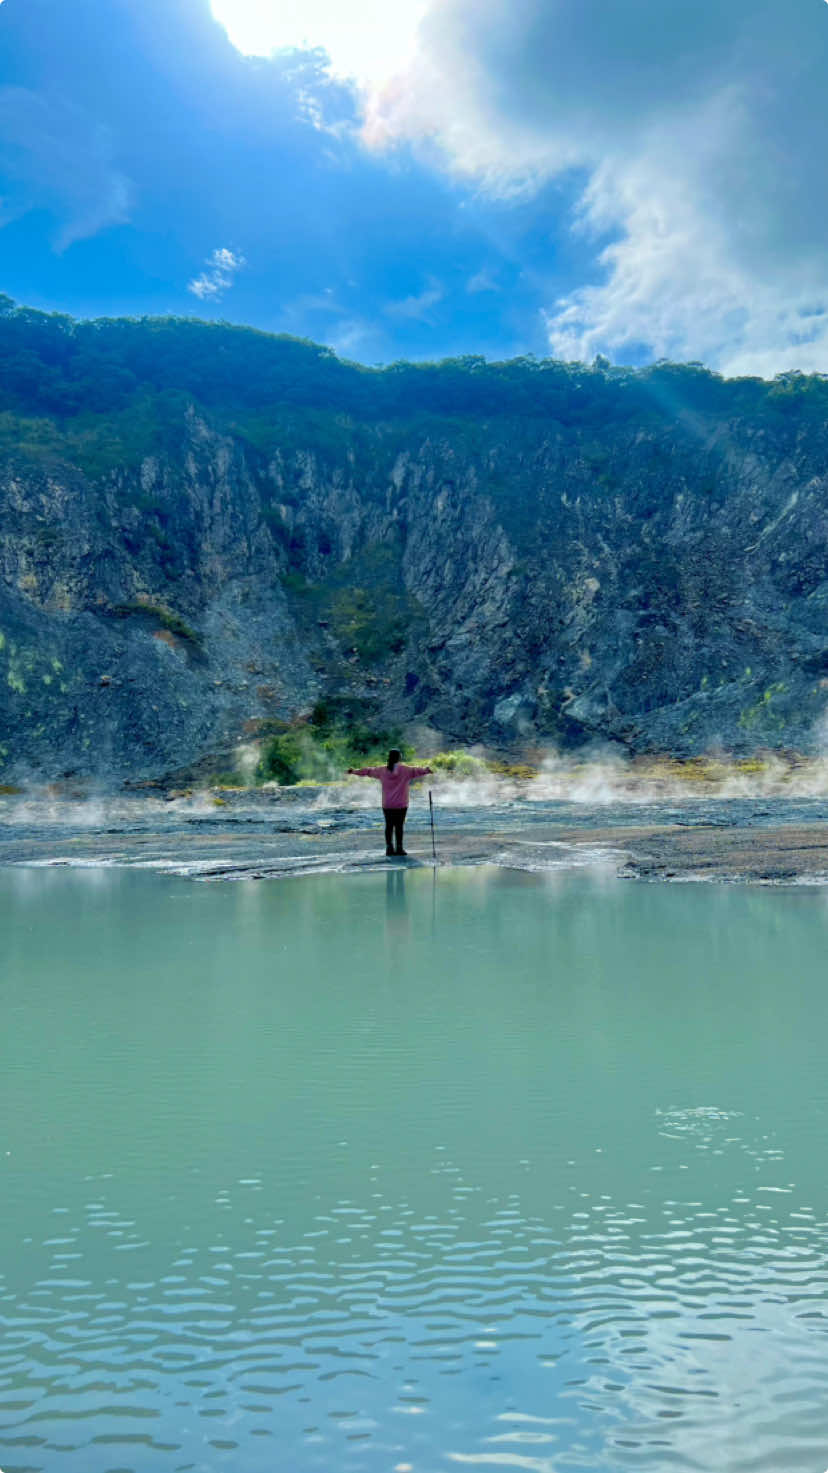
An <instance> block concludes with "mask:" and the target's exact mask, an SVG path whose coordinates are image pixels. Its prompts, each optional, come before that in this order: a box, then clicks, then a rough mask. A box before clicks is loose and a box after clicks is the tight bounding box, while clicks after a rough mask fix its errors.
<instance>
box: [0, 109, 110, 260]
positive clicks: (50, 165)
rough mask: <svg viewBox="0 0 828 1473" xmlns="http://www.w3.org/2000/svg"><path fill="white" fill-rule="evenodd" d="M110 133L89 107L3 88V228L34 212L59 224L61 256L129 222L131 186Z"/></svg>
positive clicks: (0, 172) (0, 149) (57, 245)
mask: <svg viewBox="0 0 828 1473" xmlns="http://www.w3.org/2000/svg"><path fill="white" fill-rule="evenodd" d="M113 155H114V144H113V139H112V136H111V134H110V133H109V131H108V129H107V128H106V127H105V126H104V125H103V124H102V123H100V122H99V121H98V120H97V119H96V118H93V117H91V116H90V115H89V114H88V113H87V112H86V111H85V109H83V108H81V107H78V106H77V105H76V104H75V103H72V102H68V101H66V100H64V99H60V98H54V97H47V96H45V95H43V94H42V93H39V92H32V91H30V90H29V89H28V88H26V87H0V176H2V178H3V197H2V200H0V225H5V224H8V223H9V222H10V221H11V220H14V219H18V218H19V217H20V216H21V215H25V214H27V213H28V212H29V211H30V210H36V209H41V210H46V211H48V212H49V213H50V214H51V215H52V216H53V217H54V219H55V220H56V222H57V228H56V230H55V232H54V234H53V237H52V241H53V245H54V248H55V250H56V251H58V252H61V251H64V250H66V249H67V247H68V246H70V245H72V244H73V243H74V242H75V241H78V240H85V239H87V238H88V237H89V236H92V235H96V234H97V233H98V231H100V230H104V229H105V228H106V227H107V226H109V225H120V224H123V223H124V222H125V221H126V220H127V219H128V218H129V209H130V204H131V197H132V186H131V184H130V181H129V179H127V178H126V176H125V175H124V174H123V173H122V172H121V171H120V169H119V168H118V167H117V166H116V164H115V162H114V157H113Z"/></svg>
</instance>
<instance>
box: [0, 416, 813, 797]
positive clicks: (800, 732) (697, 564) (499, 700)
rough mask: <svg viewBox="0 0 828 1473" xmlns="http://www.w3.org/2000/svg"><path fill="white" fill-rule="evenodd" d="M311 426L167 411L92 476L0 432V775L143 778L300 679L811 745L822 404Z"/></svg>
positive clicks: (542, 724)
mask: <svg viewBox="0 0 828 1473" xmlns="http://www.w3.org/2000/svg"><path fill="white" fill-rule="evenodd" d="M288 419H290V416H288ZM286 422H287V421H286V420H285V416H284V414H283V415H282V417H281V419H280V423H283V424H284V423H286ZM325 426H326V428H325V434H324V436H323V437H322V440H323V443H320V436H319V434H318V422H317V424H316V428H315V425H314V421H313V419H312V417H309V416H308V415H307V414H304V413H301V412H299V411H297V412H296V415H295V416H294V418H293V419H292V420H290V423H289V433H287V432H286V433H285V434H284V436H283V437H282V438H283V443H281V442H280V434H279V432H276V431H274V437H273V438H274V441H275V448H272V447H268V449H267V450H262V449H261V448H256V446H255V444H254V442H253V441H252V440H251V439H249V438H247V436H246V434H245V432H244V428H243V427H242V428H241V429H238V430H235V431H234V430H232V429H230V428H228V426H227V424H226V422H225V423H223V424H222V422H221V420H220V418H219V417H218V416H217V415H216V414H214V413H212V412H210V411H206V410H204V409H202V408H196V407H194V406H193V405H191V406H190V407H189V408H188V409H186V410H183V409H182V412H181V415H180V419H179V423H178V433H177V436H174V437H173V439H174V441H175V440H176V439H177V443H173V444H172V445H170V444H169V443H168V445H167V448H166V449H165V450H164V451H163V452H161V453H152V454H147V455H145V456H143V457H138V458H136V459H135V460H134V461H133V462H132V463H128V462H127V463H124V464H123V465H115V466H114V467H110V468H109V469H106V470H104V471H103V472H101V473H97V474H92V473H90V472H89V471H88V470H87V471H84V470H83V469H82V468H81V460H79V458H78V456H77V453H76V451H75V450H74V449H73V446H74V445H76V443H77V441H76V439H75V440H70V439H68V438H67V439H66V440H65V442H61V440H60V435H59V433H58V431H56V432H55V433H56V435H57V442H55V440H54V439H53V441H52V443H51V448H50V450H49V453H48V455H43V454H39V455H34V454H33V453H30V452H29V451H28V450H27V449H26V447H25V446H20V447H19V448H14V447H11V448H10V449H9V450H8V451H7V452H4V454H3V457H2V460H0V760H1V761H2V766H0V781H4V782H13V781H17V780H20V779H21V778H25V777H26V776H27V775H35V774H37V775H41V776H50V777H57V776H61V775H66V774H84V775H92V776H95V777H98V778H100V779H101V780H103V781H110V780H121V779H123V778H126V777H131V778H138V777H145V776H151V775H158V774H161V773H164V772H169V771H171V770H173V769H176V768H180V767H184V766H186V765H187V764H190V763H193V762H194V761H196V760H197V759H198V758H199V757H201V756H203V755H204V754H207V753H211V752H220V751H222V750H224V749H229V748H230V747H232V745H233V744H234V743H236V742H239V741H243V740H244V739H245V738H246V737H249V736H251V735H253V734H256V733H257V732H261V731H263V730H266V729H267V723H269V722H271V723H272V722H274V721H280V720H281V721H286V720H291V719H293V718H294V717H296V716H297V715H300V714H301V713H302V712H305V711H307V710H309V709H310V707H311V706H312V705H313V703H314V701H315V700H317V699H318V698H319V697H320V696H326V697H333V698H336V699H337V700H338V701H339V702H340V703H341V706H342V709H343V710H346V711H347V710H353V711H358V712H360V713H361V715H362V716H363V718H364V719H368V720H370V721H373V722H375V723H376V724H377V725H380V726H381V725H389V724H398V723H401V722H402V723H427V724H428V725H430V726H432V727H436V728H437V729H438V730H439V731H441V732H442V733H444V734H445V737H446V739H447V740H450V741H451V742H483V743H487V744H489V745H492V746H497V747H502V748H508V747H520V746H525V745H531V744H536V743H549V744H555V745H572V744H577V743H579V742H584V741H589V740H592V739H594V738H600V739H605V740H610V741H613V742H618V743H622V744H624V745H625V746H626V747H627V748H628V749H629V750H631V751H634V752H641V751H654V750H659V751H670V752H672V753H675V754H679V755H681V754H684V755H689V754H693V753H698V752H701V751H704V750H708V749H710V748H712V747H716V746H721V747H724V748H726V749H728V750H731V751H734V752H745V751H750V750H754V749H756V748H758V747H777V748H782V747H785V748H795V749H797V750H801V751H811V750H813V749H814V747H815V746H816V745H817V744H818V742H819V741H820V735H819V732H820V723H821V722H822V721H823V720H824V715H825V712H826V708H827V707H828V567H827V566H826V549H827V548H828V427H826V425H825V423H824V422H823V421H822V420H820V419H818V418H817V419H815V418H814V417H813V416H811V417H810V418H805V417H804V416H803V417H802V418H801V420H800V419H798V418H797V415H796V413H794V414H793V415H792V416H788V417H787V418H786V419H784V420H773V421H772V422H771V421H769V419H768V416H767V415H763V414H762V413H759V412H757V413H755V414H751V415H746V416H743V417H742V418H738V417H737V418H734V417H732V416H729V415H727V414H724V413H722V414H717V413H715V412H707V413H705V414H704V415H700V414H698V413H695V412H694V413H690V412H686V411H684V410H682V409H678V410H677V411H676V412H675V413H672V414H671V413H662V414H660V415H659V416H658V417H653V418H649V419H647V420H645V421H642V420H640V419H639V420H636V419H634V418H633V419H627V420H626V421H624V420H615V421H613V422H611V423H608V424H607V425H606V427H605V428H601V427H600V426H599V427H598V429H597V430H596V427H595V426H594V424H593V425H589V426H586V427H585V426H582V425H581V426H579V425H578V424H577V423H569V424H567V423H565V422H563V421H556V420H553V419H547V418H544V417H542V416H537V415H532V416H528V415H527V416H525V417H521V416H519V415H516V416H514V417H509V418H504V417H489V418H483V417H481V418H477V417H474V416H471V415H467V416H465V417H460V416H455V417H453V418H451V419H449V418H444V419H441V418H440V417H439V416H431V418H430V419H429V420H428V421H427V422H426V421H425V420H418V419H417V418H416V417H415V416H411V418H410V419H405V418H402V419H400V418H399V417H397V418H396V419H395V420H394V421H393V422H392V421H390V420H383V419H381V418H379V417H378V418H376V419H374V420H372V419H370V417H366V416H364V415H363V416H361V417H360V418H358V419H357V418H352V417H351V418H349V417H348V416H347V415H345V414H341V413H339V412H338V411H337V409H336V406H333V408H331V409H330V410H329V411H328V417H327V419H326V421H325ZM823 739H824V734H823Z"/></svg>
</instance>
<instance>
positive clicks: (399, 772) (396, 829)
mask: <svg viewBox="0 0 828 1473" xmlns="http://www.w3.org/2000/svg"><path fill="white" fill-rule="evenodd" d="M348 771H349V773H351V775H352V776H353V777H376V778H378V779H379V781H380V783H381V784H382V811H383V813H384V815H385V853H386V856H387V857H388V858H391V857H392V856H398V855H401V856H402V857H403V858H404V857H405V850H404V849H403V828H404V826H405V816H406V814H407V813H408V788H409V785H410V784H411V783H413V782H415V781H416V780H417V778H418V777H427V776H428V774H429V773H430V772H431V768H430V767H407V766H406V764H405V763H404V762H403V760H402V752H399V751H398V750H397V748H396V747H392V749H391V751H390V752H389V753H388V761H387V762H386V764H385V766H384V767H349V768H348Z"/></svg>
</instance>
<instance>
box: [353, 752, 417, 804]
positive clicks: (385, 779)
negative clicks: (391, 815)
mask: <svg viewBox="0 0 828 1473" xmlns="http://www.w3.org/2000/svg"><path fill="white" fill-rule="evenodd" d="M430 771H431V768H430V767H407V766H406V764H405V763H404V762H398V763H397V764H396V766H395V767H393V768H392V769H391V770H390V772H389V770H388V768H387V767H355V768H354V772H355V773H356V775H357V777H378V778H379V780H380V782H381V783H382V806H383V808H407V807H408V785H409V783H413V782H414V779H415V778H418V777H425V775H426V773H427V772H430Z"/></svg>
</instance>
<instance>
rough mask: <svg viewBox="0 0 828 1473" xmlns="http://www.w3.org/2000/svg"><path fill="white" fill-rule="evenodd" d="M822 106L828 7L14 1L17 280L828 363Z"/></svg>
mask: <svg viewBox="0 0 828 1473" xmlns="http://www.w3.org/2000/svg"><path fill="white" fill-rule="evenodd" d="M300 15H301V17H302V20H301V22H300V21H299V20H298V19H297V17H298V16H300ZM343 18H344V19H343ZM345 19H346V20H347V24H345V23H344V20H345ZM222 21H224V22H225V23H226V24H227V26H228V28H229V31H230V34H228V30H227V29H225V25H224V24H222ZM234 43H235V44H234ZM314 46H315V47H316V48H317V49H315V50H314V49H309V48H311V47H314ZM297 47H298V48H299V49H296V48H297ZM274 48H275V49H274ZM286 48H292V49H286ZM826 88H828V6H826V4H825V3H824V0H784V3H781V0H754V3H748V0H729V3H728V5H727V6H723V5H722V3H721V0H695V3H692V4H691V3H690V0H670V3H669V4H668V3H666V0H658V3H657V0H411V3H409V4H406V5H398V6H396V7H395V5H394V4H393V0H385V3H382V4H380V3H379V0H351V4H350V5H349V7H348V9H347V12H346V11H345V7H344V5H343V4H342V0H304V3H303V5H302V7H301V9H300V7H298V6H297V5H295V4H293V3H283V0H232V6H231V5H230V3H229V0H212V6H211V0H74V3H72V4H66V3H64V0H0V290H2V291H5V292H7V293H8V294H9V295H10V296H12V297H14V298H15V299H16V300H18V301H20V302H25V303H28V304H31V305H34V306H39V307H44V308H47V309H52V308H55V309H59V310H64V311H69V312H71V313H73V314H76V315H79V316H97V315H116V314H122V313H127V314H144V313H166V312H173V313H181V314H191V315H198V316H202V317H217V318H223V319H226V320H229V321H234V322H247V323H252V324H253V325H255V326H258V327H262V328H266V329H269V330H274V331H284V332H290V333H295V334H297V335H299V336H307V337H311V338H314V339H315V340H317V341H321V342H326V343H330V344H331V345H332V346H334V347H335V348H336V349H337V350H338V351H339V352H341V353H342V354H344V355H345V356H348V357H353V358H356V359H359V360H361V361H363V362H368V363H374V362H389V361H393V360H394V359H396V358H401V357H413V358H436V357H443V356H446V355H450V354H457V353H484V354H486V355H487V356H489V357H506V356H512V355H515V354H519V353H527V352H529V353H536V354H538V355H542V354H543V355H546V354H551V355H553V356H558V357H564V358H570V359H571V358H583V359H586V360H589V359H591V358H592V357H593V356H594V355H595V353H597V352H603V353H607V354H608V356H610V357H611V358H612V359H614V360H616V361H619V362H638V361H642V360H647V359H649V358H657V357H671V358H680V359H694V360H701V361H703V362H707V363H710V364H712V365H713V366H716V367H720V368H723V369H724V370H725V371H728V372H759V373H765V374H772V373H774V372H777V371H780V370H782V369H786V368H792V367H801V368H803V369H807V370H810V369H819V370H828V256H827V255H826V252H825V249H824V240H825V232H826V226H827V225H828V200H826V195H825V190H824V183H823V169H824V159H825V157H826V145H828V137H826V133H828V125H826V115H827V114H826V108H825V105H824V96H825V93H826Z"/></svg>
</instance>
